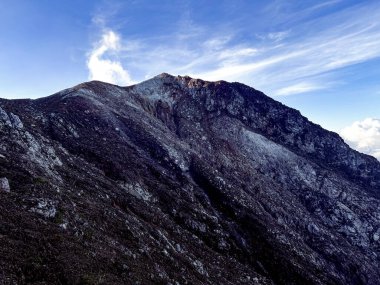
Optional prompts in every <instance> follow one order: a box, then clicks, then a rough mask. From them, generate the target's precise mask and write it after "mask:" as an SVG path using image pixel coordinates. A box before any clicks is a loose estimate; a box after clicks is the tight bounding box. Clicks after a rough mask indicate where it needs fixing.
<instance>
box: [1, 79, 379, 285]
mask: <svg viewBox="0 0 380 285" xmlns="http://www.w3.org/2000/svg"><path fill="white" fill-rule="evenodd" d="M0 134H1V136H0V177H6V178H7V181H9V186H10V188H11V189H12V191H11V192H9V193H5V192H4V191H0V195H1V199H0V206H1V209H0V218H1V223H0V241H1V247H0V256H1V257H0V280H1V281H2V282H3V283H2V284H173V285H174V284H378V282H379V281H378V280H380V273H379V266H380V262H379V255H380V240H379V237H380V201H379V197H380V163H379V162H378V161H377V160H376V159H375V158H373V157H370V156H367V155H364V154H360V153H358V152H356V151H354V150H352V149H350V148H349V147H348V146H347V145H346V144H345V143H344V142H343V140H342V139H341V138H340V137H339V136H338V135H337V134H335V133H332V132H328V131H326V130H324V129H322V128H321V127H320V126H318V125H315V124H313V123H311V122H309V121H308V120H307V119H306V118H305V117H303V116H302V115H301V114H300V113H299V112H298V111H296V110H293V109H290V108H288V107H286V106H284V105H282V104H280V103H278V102H276V101H274V100H272V99H270V98H269V97H267V96H265V95H264V94H263V93H261V92H259V91H257V90H255V89H252V88H250V87H248V86H245V85H242V84H239V83H227V82H224V81H219V82H205V81H202V80H198V79H192V78H189V77H180V76H178V77H173V76H171V75H168V74H162V75H159V76H157V77H155V78H153V79H150V80H148V81H145V82H143V83H140V84H137V85H134V86H130V87H125V88H123V87H118V86H114V85H110V84H106V83H102V82H95V81H93V82H88V83H84V84H80V85H78V86H75V87H73V88H70V89H67V90H64V91H61V92H59V93H57V94H54V95H52V96H50V97H46V98H42V99H38V100H11V101H9V100H0ZM0 283H1V282H0Z"/></svg>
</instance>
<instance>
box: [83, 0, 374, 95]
mask: <svg viewBox="0 0 380 285" xmlns="http://www.w3.org/2000/svg"><path fill="white" fill-rule="evenodd" d="M339 2H340V1H338V0H335V1H334V0H332V1H325V2H322V3H321V4H318V5H316V6H313V7H311V8H307V9H305V10H304V11H301V13H306V14H310V13H313V11H318V10H321V9H324V8H326V7H331V6H332V5H335V4H336V3H339ZM184 19H185V20H183V21H181V23H180V25H178V30H177V31H176V32H174V33H172V34H168V35H165V37H164V38H160V37H155V38H149V37H146V38H140V39H137V40H138V41H139V46H138V48H135V49H132V50H129V51H128V52H126V51H125V50H124V49H123V48H124V46H123V45H122V46H121V47H119V46H117V45H116V47H115V46H112V45H107V40H106V39H105V38H104V35H103V38H102V40H101V42H100V43H98V45H97V46H96V47H95V49H94V50H93V51H92V53H91V56H90V57H89V58H90V59H89V69H90V71H91V78H93V77H97V78H99V77H102V78H107V79H108V80H113V82H115V81H122V82H124V83H125V84H127V83H128V82H131V78H130V76H129V72H127V71H126V70H125V69H124V68H123V66H122V64H121V61H115V60H113V61H112V60H110V59H109V58H108V57H106V54H107V52H108V51H112V52H113V53H114V54H117V56H119V57H120V58H121V59H122V62H123V63H127V64H128V68H129V69H128V70H129V71H130V74H132V75H133V77H134V78H135V79H136V80H142V79H145V78H146V77H150V76H153V75H155V74H158V73H161V72H164V71H165V72H169V73H173V74H188V75H191V76H195V77H200V78H203V79H206V80H219V79H224V80H228V81H240V82H244V83H247V84H249V85H253V86H254V87H255V88H258V89H262V90H263V91H265V92H267V93H268V94H270V95H278V96H283V95H291V94H300V93H305V92H311V91H314V90H321V89H324V88H326V87H330V86H331V85H333V84H334V81H336V80H335V78H333V77H329V76H328V75H327V74H330V73H331V74H332V75H334V74H333V73H334V72H335V71H336V70H338V69H341V68H343V67H346V66H350V65H353V64H356V63H360V62H365V61H368V60H371V59H373V58H376V57H379V56H380V21H379V20H378V19H380V7H378V5H355V6H353V7H350V8H347V9H343V10H341V11H339V12H335V13H332V14H330V15H328V16H325V17H317V18H316V19H314V20H308V21H304V22H302V23H301V24H300V25H299V27H298V26H297V27H294V28H292V29H291V30H290V29H287V30H279V31H271V32H269V33H268V34H267V35H264V36H262V37H261V38H260V39H258V38H256V40H247V39H243V40H241V38H239V36H240V34H239V33H240V32H241V29H236V32H235V31H234V29H230V30H228V32H227V31H218V30H215V31H214V32H209V29H207V28H205V27H201V26H199V25H196V24H195V23H194V22H193V21H192V20H191V17H190V15H189V14H186V17H184ZM231 31H232V32H231ZM109 33H112V32H109ZM110 35H111V34H108V36H110ZM114 40H115V41H117V42H118V44H120V43H121V42H120V39H119V38H117V37H116V38H114ZM129 40H132V39H128V38H126V41H127V42H128V41H129ZM133 40H135V41H136V38H134V39H133ZM90 63H91V68H90ZM94 66H95V67H94ZM100 66H102V68H100ZM104 67H106V68H104ZM102 70H103V71H102ZM104 70H108V71H107V72H105V71H104ZM96 74H97V75H96ZM110 74H111V75H110ZM322 75H323V80H320V78H321V76H322ZM117 78H118V80H116V79H117Z"/></svg>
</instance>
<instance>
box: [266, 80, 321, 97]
mask: <svg viewBox="0 0 380 285" xmlns="http://www.w3.org/2000/svg"><path fill="white" fill-rule="evenodd" d="M320 89H324V87H323V86H320V85H316V84H315V83H309V82H301V83H297V84H293V85H290V86H287V87H284V88H280V89H279V90H277V92H276V93H275V94H274V95H277V96H288V95H293V94H299V93H306V92H310V91H314V90H320Z"/></svg>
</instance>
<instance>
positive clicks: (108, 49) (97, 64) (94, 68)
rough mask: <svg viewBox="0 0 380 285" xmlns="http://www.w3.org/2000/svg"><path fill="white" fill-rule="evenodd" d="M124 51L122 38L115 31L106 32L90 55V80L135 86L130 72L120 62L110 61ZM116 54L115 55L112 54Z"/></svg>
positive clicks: (88, 62)
mask: <svg viewBox="0 0 380 285" xmlns="http://www.w3.org/2000/svg"><path fill="white" fill-rule="evenodd" d="M120 51H122V47H121V45H120V37H119V35H117V34H116V33H115V32H113V31H110V30H109V31H105V32H104V33H103V35H102V38H101V40H100V41H99V42H97V43H96V44H95V47H94V48H93V50H92V51H91V52H90V53H89V54H88V60H87V67H88V70H89V79H90V80H100V81H105V82H109V83H113V84H119V85H130V84H133V80H132V79H131V77H130V75H129V72H128V71H127V70H126V69H124V68H123V65H122V63H121V62H120V61H118V60H115V59H110V57H112V55H113V56H114V57H115V56H116V57H117V53H119V52H120ZM112 53H114V54H112Z"/></svg>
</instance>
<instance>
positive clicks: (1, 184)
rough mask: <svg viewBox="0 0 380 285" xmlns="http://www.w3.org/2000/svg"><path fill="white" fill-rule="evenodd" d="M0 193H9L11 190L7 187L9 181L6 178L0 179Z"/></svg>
mask: <svg viewBox="0 0 380 285" xmlns="http://www.w3.org/2000/svg"><path fill="white" fill-rule="evenodd" d="M0 191H3V192H11V188H10V187H9V181H8V179H7V178H6V177H2V178H0Z"/></svg>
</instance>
